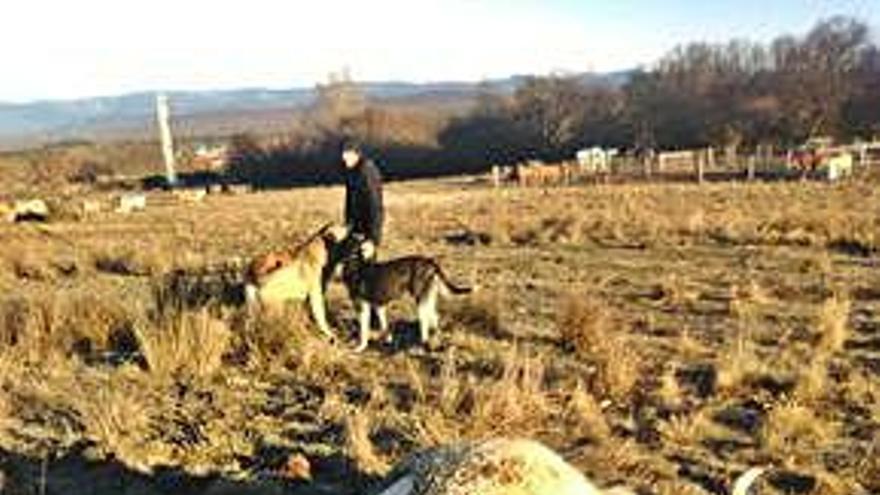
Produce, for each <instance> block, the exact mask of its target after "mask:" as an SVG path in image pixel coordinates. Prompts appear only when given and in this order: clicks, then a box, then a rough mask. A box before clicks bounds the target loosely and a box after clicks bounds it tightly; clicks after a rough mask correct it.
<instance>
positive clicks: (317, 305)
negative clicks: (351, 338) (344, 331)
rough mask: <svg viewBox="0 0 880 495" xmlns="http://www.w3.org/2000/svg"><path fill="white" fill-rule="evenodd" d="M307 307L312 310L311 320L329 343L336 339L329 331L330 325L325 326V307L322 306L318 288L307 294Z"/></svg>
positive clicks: (321, 294)
mask: <svg viewBox="0 0 880 495" xmlns="http://www.w3.org/2000/svg"><path fill="white" fill-rule="evenodd" d="M309 306H310V307H311V310H312V318H314V319H315V323H317V325H318V329H319V330H321V333H323V334H324V335H325V336H326V337H327V338H329V339H330V340H331V341H332V340H335V339H336V336H335V335H333V332H331V331H330V325H329V324H327V307H326V306H325V305H324V294H323V293H322V292H321V288H320V286H319V287H317V288H315V289H313V290H312V292H311V293H310V294H309Z"/></svg>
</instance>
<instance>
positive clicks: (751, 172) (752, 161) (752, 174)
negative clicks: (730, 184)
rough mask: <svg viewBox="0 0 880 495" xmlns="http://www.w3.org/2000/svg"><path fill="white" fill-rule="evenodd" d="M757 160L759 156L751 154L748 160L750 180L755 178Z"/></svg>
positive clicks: (747, 177) (748, 176)
mask: <svg viewBox="0 0 880 495" xmlns="http://www.w3.org/2000/svg"><path fill="white" fill-rule="evenodd" d="M756 162H757V157H756V156H755V155H749V159H748V161H747V162H746V167H747V168H746V179H748V181H749V182H752V181H754V180H755V163H756Z"/></svg>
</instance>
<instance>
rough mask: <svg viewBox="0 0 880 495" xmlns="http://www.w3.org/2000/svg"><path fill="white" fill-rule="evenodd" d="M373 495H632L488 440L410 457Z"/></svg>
mask: <svg viewBox="0 0 880 495" xmlns="http://www.w3.org/2000/svg"><path fill="white" fill-rule="evenodd" d="M763 473H764V469H761V468H752V469H749V470H748V471H746V472H745V473H743V474H742V475H741V476H740V477H739V478H738V479H737V480H736V481H735V482H734V484H733V492H732V494H733V495H748V493H749V490H750V488H751V486H752V485H753V484H754V483H755V482H756V481H757V479H758V478H759V477H760V476H761V475H762V474H763ZM374 493H376V494H377V495H473V494H479V495H549V494H553V495H632V494H633V493H634V492H632V491H630V490H628V489H626V488H620V487H618V488H610V489H600V488H598V487H596V486H595V485H594V484H593V483H591V482H590V481H589V480H587V478H586V477H584V475H583V474H581V473H580V472H579V471H578V470H577V469H575V468H574V467H573V466H571V465H570V464H568V463H567V462H565V460H564V459H562V457H560V456H559V455H558V454H556V453H555V452H553V451H552V450H550V449H549V448H547V447H545V446H544V445H542V444H540V443H538V442H535V441H531V440H520V439H493V440H486V441H481V442H475V443H464V444H456V445H451V446H441V447H435V448H433V449H429V450H426V451H423V452H419V453H416V454H414V455H412V456H410V457H409V458H407V459H406V460H404V461H403V462H402V463H401V464H400V465H398V466H397V467H395V468H394V469H393V470H392V471H391V474H389V475H388V477H387V478H386V479H385V482H384V484H383V487H382V488H381V489H380V490H379V491H377V492H374Z"/></svg>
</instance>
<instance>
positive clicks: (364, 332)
mask: <svg viewBox="0 0 880 495" xmlns="http://www.w3.org/2000/svg"><path fill="white" fill-rule="evenodd" d="M358 305H359V306H360V308H359V311H360V314H359V322H360V328H359V332H360V333H359V336H358V346H357V347H356V348H355V352H363V351H364V349H366V348H367V345H368V344H369V343H370V303H369V302H367V301H360V302H359V303H358Z"/></svg>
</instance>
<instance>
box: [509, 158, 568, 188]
mask: <svg viewBox="0 0 880 495" xmlns="http://www.w3.org/2000/svg"><path fill="white" fill-rule="evenodd" d="M516 178H517V182H518V183H519V185H521V186H548V185H552V184H561V183H564V182H566V180H567V179H568V172H567V169H566V167H565V166H564V165H545V164H543V163H541V162H535V161H532V162H528V164H526V165H520V166H519V167H517V172H516Z"/></svg>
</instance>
